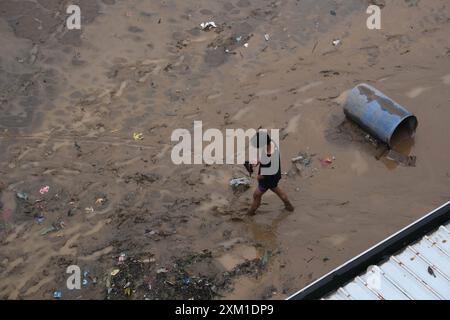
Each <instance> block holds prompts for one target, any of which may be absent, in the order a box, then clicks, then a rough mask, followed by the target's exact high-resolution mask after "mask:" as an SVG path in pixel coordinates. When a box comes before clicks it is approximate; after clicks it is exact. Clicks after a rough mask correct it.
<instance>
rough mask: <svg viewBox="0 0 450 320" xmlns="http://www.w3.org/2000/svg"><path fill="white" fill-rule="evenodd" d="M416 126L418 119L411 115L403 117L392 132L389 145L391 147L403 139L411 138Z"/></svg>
mask: <svg viewBox="0 0 450 320" xmlns="http://www.w3.org/2000/svg"><path fill="white" fill-rule="evenodd" d="M417 126H418V121H417V118H416V117H415V116H413V115H412V116H409V117H406V118H405V119H403V120H402V122H400V124H399V125H398V126H397V127H396V128H395V130H394V132H393V133H392V135H391V139H390V141H389V145H390V146H391V147H392V146H395V145H398V144H400V143H402V142H404V141H405V140H408V139H412V138H413V137H414V135H415V133H416V129H417Z"/></svg>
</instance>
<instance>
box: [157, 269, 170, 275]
mask: <svg viewBox="0 0 450 320" xmlns="http://www.w3.org/2000/svg"><path fill="white" fill-rule="evenodd" d="M167 272H169V270H167V269H166V268H160V269H158V270H156V273H157V274H159V273H167Z"/></svg>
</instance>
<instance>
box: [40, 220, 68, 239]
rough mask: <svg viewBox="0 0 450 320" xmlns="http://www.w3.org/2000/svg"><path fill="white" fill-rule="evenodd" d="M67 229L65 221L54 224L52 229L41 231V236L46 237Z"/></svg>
mask: <svg viewBox="0 0 450 320" xmlns="http://www.w3.org/2000/svg"><path fill="white" fill-rule="evenodd" d="M65 227H66V224H65V223H64V221H56V222H53V223H52V225H51V226H50V227H48V228H46V229H44V230H42V231H41V236H45V235H47V234H49V233H52V232H56V231H59V230H61V229H64V228H65Z"/></svg>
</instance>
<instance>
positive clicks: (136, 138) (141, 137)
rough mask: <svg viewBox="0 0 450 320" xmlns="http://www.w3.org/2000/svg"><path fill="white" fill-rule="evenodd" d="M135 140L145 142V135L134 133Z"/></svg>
mask: <svg viewBox="0 0 450 320" xmlns="http://www.w3.org/2000/svg"><path fill="white" fill-rule="evenodd" d="M133 139H134V141H139V140H144V134H143V133H140V132H134V133H133Z"/></svg>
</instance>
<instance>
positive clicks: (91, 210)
mask: <svg viewBox="0 0 450 320" xmlns="http://www.w3.org/2000/svg"><path fill="white" fill-rule="evenodd" d="M84 211H86V213H93V212H94V208H92V207H88V208H84Z"/></svg>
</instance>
